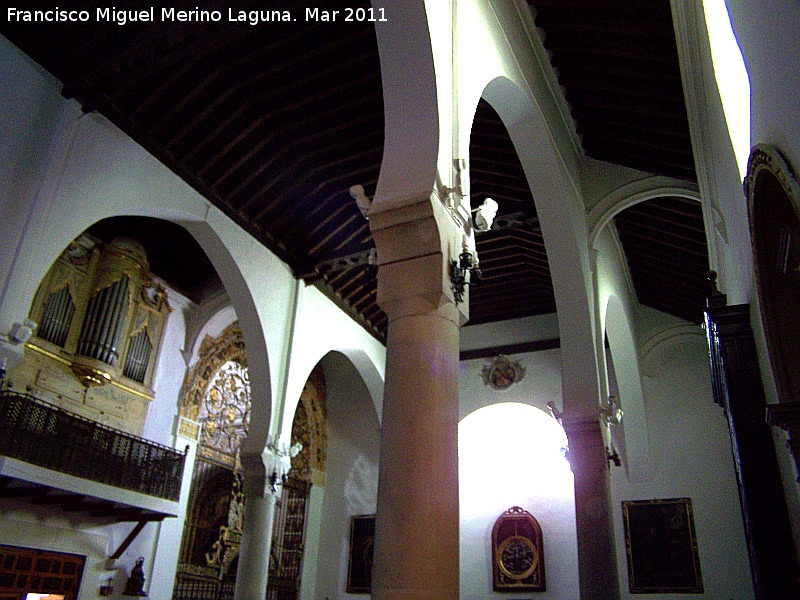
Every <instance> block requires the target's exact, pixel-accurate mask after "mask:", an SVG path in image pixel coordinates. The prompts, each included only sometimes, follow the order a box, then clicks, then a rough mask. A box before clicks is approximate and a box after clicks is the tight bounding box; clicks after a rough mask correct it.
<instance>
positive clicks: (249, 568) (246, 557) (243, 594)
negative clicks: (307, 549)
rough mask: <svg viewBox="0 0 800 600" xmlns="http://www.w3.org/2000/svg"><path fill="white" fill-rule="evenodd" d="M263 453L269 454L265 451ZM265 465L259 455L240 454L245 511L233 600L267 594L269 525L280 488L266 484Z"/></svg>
mask: <svg viewBox="0 0 800 600" xmlns="http://www.w3.org/2000/svg"><path fill="white" fill-rule="evenodd" d="M265 455H266V456H267V457H268V458H269V456H270V455H269V453H268V451H265ZM269 466H270V465H265V464H264V459H263V458H262V457H261V456H252V455H249V456H242V467H243V470H244V497H245V513H244V523H243V524H242V544H241V546H240V547H239V567H238V570H237V571H236V592H235V594H234V600H264V598H265V597H266V594H267V577H268V575H269V553H270V550H271V548H272V525H273V521H274V520H275V502H276V500H277V497H278V493H279V492H278V491H277V490H279V489H280V488H279V487H276V488H275V489H273V488H272V487H271V486H270V482H269V477H268V475H267V471H268V467H269ZM269 473H270V474H271V473H272V471H271V470H270V471H269Z"/></svg>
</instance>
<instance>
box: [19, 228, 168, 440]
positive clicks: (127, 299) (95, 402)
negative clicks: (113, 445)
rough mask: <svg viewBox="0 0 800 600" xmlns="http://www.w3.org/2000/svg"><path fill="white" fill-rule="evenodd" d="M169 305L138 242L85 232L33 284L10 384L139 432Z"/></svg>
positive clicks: (119, 427)
mask: <svg viewBox="0 0 800 600" xmlns="http://www.w3.org/2000/svg"><path fill="white" fill-rule="evenodd" d="M169 312H170V307H169V303H168V301H167V292H166V289H165V288H164V286H163V285H161V284H160V283H159V282H158V281H157V280H156V278H155V277H154V276H153V274H152V273H151V272H150V265H149V262H148V259H147V255H146V253H145V250H144V248H143V247H142V245H141V244H140V243H139V242H137V241H136V240H134V239H132V238H117V239H115V240H113V241H112V242H110V243H108V244H103V243H101V242H99V241H98V240H96V239H94V238H92V237H90V236H88V235H85V234H84V235H82V236H81V237H80V238H78V239H77V240H75V241H74V242H73V243H72V244H70V246H69V248H67V250H66V251H65V252H64V253H63V254H62V255H61V256H60V257H59V259H58V260H57V261H56V263H55V264H54V265H53V267H52V268H51V269H50V271H49V272H48V273H47V275H46V276H45V278H44V279H43V280H42V283H41V285H40V286H39V290H38V292H37V293H36V296H35V298H34V301H33V304H32V309H31V314H30V318H31V320H32V321H34V322H36V323H38V324H39V326H38V328H37V330H36V332H35V333H36V335H35V336H34V337H33V338H31V340H30V341H29V342H28V343H27V347H26V353H25V361H24V362H23V364H22V365H20V366H19V367H18V368H17V369H16V370H15V371H14V373H13V374H12V375H13V376H12V377H11V378H10V379H11V381H12V384H13V385H14V386H15V387H17V388H20V389H25V388H30V389H31V390H32V391H34V392H35V393H36V394H37V395H38V396H39V397H41V398H43V399H45V400H48V401H50V402H52V403H54V404H56V405H59V406H62V407H63V408H65V409H66V410H70V411H72V412H77V413H78V414H81V415H84V416H86V417H88V418H91V419H93V420H95V421H99V422H102V423H105V424H107V425H110V426H112V427H115V428H118V429H122V430H125V431H129V432H131V433H134V434H137V435H140V434H141V432H142V429H143V427H144V420H145V416H146V414H147V407H148V405H149V402H150V400H152V399H153V389H152V383H153V375H154V369H155V364H156V359H157V357H158V351H159V349H160V347H161V342H162V338H163V335H164V330H165V326H166V321H167V317H168V316H169Z"/></svg>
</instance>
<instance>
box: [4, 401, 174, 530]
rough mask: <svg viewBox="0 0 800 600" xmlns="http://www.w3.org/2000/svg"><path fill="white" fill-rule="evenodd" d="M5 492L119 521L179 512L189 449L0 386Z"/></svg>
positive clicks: (15, 497)
mask: <svg viewBox="0 0 800 600" xmlns="http://www.w3.org/2000/svg"><path fill="white" fill-rule="evenodd" d="M0 431H1V432H2V435H0V499H3V502H4V503H10V502H13V501H27V502H29V503H30V504H33V505H41V506H50V507H57V508H60V509H61V510H64V511H67V512H70V513H78V512H81V513H84V514H87V515H88V516H90V517H93V518H99V519H103V518H108V519H113V520H116V521H139V522H143V521H160V520H162V519H164V518H165V517H169V516H174V515H175V514H177V509H178V500H179V496H180V491H181V480H182V478H183V469H184V461H185V458H186V453H185V452H184V453H181V452H178V451H176V450H174V449H172V448H169V447H167V446H162V445H160V444H156V443H154V442H151V441H148V440H145V439H142V438H139V437H137V436H134V435H131V434H129V433H126V432H123V431H118V430H116V429H112V428H111V427H107V426H105V425H102V424H100V423H96V422H94V421H91V420H89V419H86V418H84V417H81V416H79V415H75V414H73V413H70V412H68V411H66V410H63V409H61V408H59V407H56V406H53V405H51V404H48V403H46V402H44V401H42V400H40V399H38V398H36V397H34V396H32V395H30V394H25V393H20V392H17V391H14V390H10V389H6V390H2V391H0Z"/></svg>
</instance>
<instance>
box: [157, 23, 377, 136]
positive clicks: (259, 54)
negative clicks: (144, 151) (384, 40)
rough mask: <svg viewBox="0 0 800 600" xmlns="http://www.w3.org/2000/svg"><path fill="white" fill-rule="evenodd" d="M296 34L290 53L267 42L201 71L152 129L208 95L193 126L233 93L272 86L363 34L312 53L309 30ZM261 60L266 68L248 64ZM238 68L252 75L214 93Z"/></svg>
mask: <svg viewBox="0 0 800 600" xmlns="http://www.w3.org/2000/svg"><path fill="white" fill-rule="evenodd" d="M312 28H313V25H312ZM299 33H300V35H297V36H296V38H295V39H296V41H297V42H299V43H298V44H297V45H291V46H290V47H291V48H293V51H291V52H288V51H287V48H286V46H285V44H286V42H283V41H281V42H280V43H279V44H277V45H276V46H271V45H270V43H269V42H267V44H265V45H264V47H256V48H255V49H254V50H252V51H250V52H240V53H238V54H235V55H234V57H232V58H233V59H232V60H225V61H223V62H221V64H220V66H219V67H218V68H216V69H214V70H211V71H203V76H202V81H200V82H195V83H194V85H193V86H192V89H191V91H190V92H189V93H188V94H186V95H185V97H183V98H182V99H181V100H180V101H179V102H177V103H176V104H175V105H174V106H172V107H170V109H169V110H168V111H165V112H164V114H163V115H161V116H160V117H159V118H158V119H157V120H156V121H155V122H154V127H155V128H162V127H164V125H165V123H167V122H170V121H173V120H176V119H177V117H178V115H180V114H182V113H183V111H184V109H185V108H186V107H188V106H189V105H190V104H191V103H192V102H198V101H199V102H201V104H203V105H205V104H206V103H204V102H202V99H203V98H207V97H208V96H209V95H210V96H212V97H213V98H214V100H213V101H212V102H211V103H210V104H209V105H208V106H206V107H205V108H204V109H203V110H202V111H200V113H198V114H197V115H196V116H195V118H194V119H192V120H190V122H189V125H190V126H191V125H192V124H193V123H196V122H198V121H200V120H203V119H205V117H206V116H207V115H208V114H209V113H210V112H211V111H212V110H214V109H215V108H216V106H218V105H219V104H221V103H223V102H225V101H227V100H229V99H230V98H231V97H232V96H233V95H234V94H236V93H239V92H241V91H243V90H244V89H245V88H250V87H254V88H255V89H259V88H261V87H263V86H262V85H259V82H262V83H263V84H264V85H269V84H270V83H272V84H273V85H274V81H273V80H274V79H275V77H276V75H277V74H278V73H281V72H286V71H287V70H290V69H296V68H297V67H298V64H299V63H300V62H302V61H312V60H314V59H316V58H318V57H320V56H325V55H328V54H330V53H331V52H332V51H333V50H335V49H336V48H337V47H340V46H342V47H346V46H348V45H351V44H352V42H353V41H355V39H356V38H359V37H363V36H364V31H361V30H355V31H354V32H353V33H351V35H350V36H348V37H349V39H348V37H344V38H338V39H336V38H335V39H334V40H333V41H331V42H330V43H329V44H326V45H323V46H322V47H321V48H316V49H314V50H312V49H310V48H307V47H304V46H306V45H307V44H308V41H309V39H313V38H309V37H308V36H309V34H310V33H311V31H305V32H302V31H301V32H299ZM322 39H324V38H322ZM290 44H291V42H290ZM276 49H279V50H281V52H282V53H285V56H284V58H283V60H278V61H276V60H275V56H274V53H275V50H276ZM301 49H302V50H301ZM298 50H301V51H298ZM262 60H264V61H266V62H267V63H268V64H270V67H268V68H260V69H258V70H253V68H252V65H254V64H255V63H257V62H259V61H262ZM242 68H244V69H245V70H246V71H248V72H250V73H253V75H252V76H251V77H249V78H238V79H236V82H235V84H234V85H232V86H225V87H226V89H225V91H224V92H223V93H222V94H219V93H218V92H216V91H214V86H220V84H219V82H220V81H221V80H223V78H224V76H226V75H228V74H230V73H233V72H235V71H236V70H237V69H242ZM310 72H312V73H313V72H314V71H313V70H310Z"/></svg>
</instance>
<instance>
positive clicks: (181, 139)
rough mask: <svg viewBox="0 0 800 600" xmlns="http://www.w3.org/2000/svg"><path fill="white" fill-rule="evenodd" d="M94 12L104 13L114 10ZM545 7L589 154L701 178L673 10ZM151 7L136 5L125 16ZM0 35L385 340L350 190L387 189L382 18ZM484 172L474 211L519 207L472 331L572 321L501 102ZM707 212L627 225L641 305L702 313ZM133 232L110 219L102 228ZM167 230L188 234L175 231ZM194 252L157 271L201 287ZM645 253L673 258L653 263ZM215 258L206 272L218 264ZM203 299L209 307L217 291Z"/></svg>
mask: <svg viewBox="0 0 800 600" xmlns="http://www.w3.org/2000/svg"><path fill="white" fill-rule="evenodd" d="M80 4H81V6H83V7H86V8H87V9H89V10H94V8H95V7H96V6H98V5H99V4H98V3H96V2H82V3H80ZM235 4H236V7H235V8H237V9H239V8H241V9H242V10H249V9H259V8H263V6H260V5H259V3H256V2H238V3H235ZM274 4H275V6H274V7H273V6H272V5H270V8H280V9H286V8H290V9H293V10H295V11H297V12H301V11H302V10H304V8H305V7H307V6H318V7H320V8H341V7H342V6H343V3H342V2H336V1H327V2H326V1H317V2H314V1H312V0H304V1H303V2H300V1H299V0H293V1H281V2H276V3H274ZM528 4H530V5H531V7H532V10H533V12H534V15H535V16H534V18H535V23H536V26H537V27H539V28H540V29H541V30H542V31H543V33H544V44H545V47H546V48H547V50H548V51H549V52H550V53H551V56H552V64H553V67H554V68H555V70H556V73H557V75H558V78H559V81H560V83H561V84H562V86H563V88H564V89H565V96H566V100H567V102H568V103H569V105H570V106H571V110H572V115H573V117H574V119H575V123H576V128H577V131H578V134H579V136H580V138H581V140H582V143H583V147H584V150H585V152H586V154H587V155H588V156H590V157H592V158H595V159H597V160H601V161H607V162H611V163H614V164H619V165H623V166H627V167H633V168H636V169H640V170H644V171H647V172H650V173H654V174H661V175H670V176H673V177H679V178H681V179H688V180H692V179H694V177H695V175H694V163H693V157H692V150H691V145H690V142H689V133H688V124H687V118H686V109H685V106H684V104H683V91H682V88H681V79H680V73H679V65H678V58H677V51H676V46H675V38H674V33H673V29H672V21H671V15H670V8H669V0H528ZM173 5H174V6H175V8H176V9H184V10H192V9H195V8H199V9H212V8H218V9H221V10H224V11H227V5H225V6H224V7H222V5H221V4H219V3H217V2H212V1H207V2H199V3H198V2H192V3H189V2H188V1H186V0H179V1H177V2H174V3H173ZM347 5H348V6H352V7H358V6H361V7H364V8H368V7H369V6H370V3H369V2H367V1H364V0H358V1H355V2H348V3H347ZM149 6H150V5H149V4H147V3H145V2H144V1H142V0H134V1H131V2H127V3H126V6H125V9H127V10H135V9H145V8H149ZM220 7H222V8H220ZM44 8H52V7H51V6H50V3H48V2H44V1H41V0H34V1H32V2H29V3H28V5H26V9H29V10H36V9H44ZM0 33H2V34H3V35H5V36H6V37H8V38H9V39H10V40H11V41H12V42H13V43H15V44H16V45H17V46H19V47H20V48H21V49H22V50H23V51H24V52H26V53H27V54H28V55H30V56H31V58H32V59H33V60H35V61H37V62H38V63H39V64H41V65H42V66H43V67H44V68H45V69H46V70H48V71H50V72H51V73H52V74H53V75H54V76H55V77H56V78H58V79H59V80H60V81H61V82H62V83H63V86H64V87H63V94H64V95H65V96H67V97H74V98H75V99H77V100H78V101H79V102H80V103H81V104H82V106H83V108H84V110H87V111H89V110H96V111H99V112H100V113H102V114H103V115H104V116H105V117H106V118H108V119H109V120H110V121H112V122H113V123H115V124H116V125H117V126H119V127H120V128H121V129H122V130H123V131H125V132H126V133H127V134H128V135H130V136H131V137H132V138H133V139H134V140H136V141H137V142H138V143H140V144H141V145H142V146H143V147H145V148H146V149H147V150H148V151H150V152H151V153H152V154H153V155H154V156H156V157H157V158H158V159H160V160H161V161H162V162H164V164H166V165H167V166H168V167H169V168H171V169H172V170H173V171H174V172H175V173H177V174H178V175H179V176H181V177H182V178H183V179H184V180H186V181H187V182H188V183H189V184H190V185H192V186H193V187H194V188H195V189H197V190H198V191H199V192H200V193H202V194H203V195H204V196H205V197H207V198H208V199H209V200H210V201H211V202H213V203H214V204H215V205H216V206H218V207H219V208H220V209H221V210H223V211H224V212H225V213H226V214H228V215H229V216H230V217H231V218H232V219H233V220H234V221H236V222H237V223H239V224H240V225H241V226H242V227H243V228H244V229H246V230H247V231H248V232H249V233H250V234H252V235H253V236H254V237H255V238H256V239H257V240H258V241H260V242H261V243H262V244H264V245H265V246H267V247H268V248H269V249H270V250H272V251H273V252H274V253H275V254H277V255H278V256H279V257H280V258H281V259H282V260H284V261H285V262H286V263H287V264H288V265H289V266H290V267H291V268H292V269H293V271H294V273H295V275H296V276H297V277H299V278H302V279H304V280H305V281H306V282H308V283H311V284H314V285H317V286H319V287H320V289H322V290H323V291H325V292H326V293H327V294H328V295H329V296H330V297H331V298H333V299H334V300H335V301H337V302H338V303H339V304H340V305H341V306H343V307H344V308H345V309H346V310H348V311H349V312H350V314H352V315H353V316H354V317H355V318H356V319H357V320H358V321H359V322H360V323H361V324H362V325H363V326H364V327H365V328H367V329H368V330H369V331H370V332H372V333H373V334H374V335H375V336H377V337H378V338H379V339H383V338H384V337H385V331H386V326H387V318H386V315H385V314H384V313H383V311H382V310H381V309H380V308H379V307H378V306H377V304H376V303H375V279H374V277H373V276H372V274H371V272H370V270H369V268H368V265H367V256H368V254H369V251H370V249H371V248H373V247H374V242H373V240H372V236H371V234H370V231H369V226H368V222H367V221H366V220H365V219H364V218H363V217H362V216H361V214H360V212H359V210H358V208H357V207H356V204H355V202H354V201H353V199H352V198H351V197H350V195H349V193H348V190H349V188H350V186H352V185H354V184H361V185H363V186H364V187H365V189H366V193H367V195H372V194H374V191H375V186H376V184H377V179H378V174H379V171H380V165H381V160H382V156H383V138H384V131H383V126H384V115H383V97H382V85H381V69H380V63H379V57H378V50H377V43H376V37H375V30H374V27H373V24H371V23H368V22H364V23H317V24H315V23H306V22H302V20H298V22H297V23H280V24H272V25H270V24H262V25H261V26H246V25H242V24H229V23H224V22H221V23H203V24H198V23H191V24H169V23H158V22H156V23H152V24H136V25H128V26H125V27H120V26H118V25H114V24H108V25H101V24H98V23H90V24H71V23H58V24H52V25H48V24H43V23H36V24H27V25H26V24H22V23H19V24H14V23H7V22H6V23H3V24H2V25H0ZM470 165H471V170H470V177H471V183H472V194H473V206H477V205H478V204H479V203H480V202H482V201H483V198H485V197H486V196H491V197H492V198H494V199H496V200H497V201H498V202H499V204H500V212H499V213H498V218H497V225H496V227H495V228H493V230H492V231H489V232H487V233H485V234H481V235H480V236H479V237H478V240H477V244H478V253H479V257H480V260H481V268H482V270H483V273H484V277H483V280H482V281H481V282H480V284H478V285H475V286H473V288H472V289H471V291H470V294H471V307H470V310H471V322H472V323H485V322H491V321H497V320H502V319H508V318H515V317H523V316H530V315H536V314H543V313H549V312H554V311H555V300H554V297H553V290H552V284H551V282H550V272H549V266H548V261H547V254H546V252H545V248H544V243H543V240H542V235H541V230H540V228H539V225H538V219H537V216H536V209H535V204H534V199H533V198H532V197H531V193H530V190H529V188H528V186H527V183H526V180H525V177H524V174H523V173H522V168H521V166H520V163H519V160H518V158H517V155H516V152H515V150H514V148H513V145H512V144H511V141H510V139H509V136H508V134H507V132H506V130H505V127H504V126H503V124H502V122H501V121H500V119H499V117H498V116H497V114H496V113H495V111H494V110H493V109H492V108H491V107H490V106H489V105H488V104H486V103H485V102H481V104H480V105H479V107H478V110H477V114H476V118H475V122H474V124H473V128H472V135H471V139H470ZM676 207H677V208H676ZM695 208H696V207H694V206H691V203H688V204H687V203H686V202H685V201H681V200H679V199H663V200H660V201H653V202H652V206H651V203H647V204H646V205H642V206H641V207H634V208H632V209H628V210H627V211H625V212H624V213H623V214H622V215H620V216H619V217H617V219H616V224H617V227H618V229H619V231H620V237H621V240H622V243H623V245H624V249H625V253H626V254H627V255H628V259H629V262H630V265H631V274H632V277H633V281H634V286H635V288H636V291H637V294H638V295H639V299H640V301H641V302H642V303H644V304H648V305H650V306H653V307H654V308H658V309H659V310H664V311H666V312H669V313H672V314H675V315H676V316H680V317H682V318H686V319H689V320H691V321H695V322H699V321H700V318H701V314H702V313H701V310H700V309H698V307H700V306H701V305H702V298H703V296H704V295H705V286H704V285H702V286H701V285H700V284H699V283H698V274H699V273H701V272H702V273H705V270H706V269H707V263H708V260H707V256H705V255H704V254H703V252H704V251H705V237H704V234H703V222H702V216H701V215H700V213H699V209H698V210H695ZM654 223H658V225H657V226H654V225H653V224H654ZM141 226H142V224H141V223H140V224H139V227H140V230H141V228H142V227H141ZM148 227H150V228H152V227H153V224H152V223H149V224H147V225H146V227H145V229H147V228H148ZM123 229H124V227H123ZM100 230H102V227H100V228H99V229H98V231H100ZM100 233H103V232H102V231H100ZM116 233H119V231H118V230H117V229H114V227H109V228H108V231H105V233H103V235H106V236H110V235H112V234H116ZM153 237H154V238H156V239H158V238H159V237H160V238H162V239H163V238H165V237H166V238H169V239H170V240H173V241H174V240H175V239H176V238H175V234H174V233H171V234H169V235H166V236H165V235H161V236H159V235H158V234H154V236H153ZM687 239H688V240H689V242H687ZM689 245H691V247H692V248H695V247H696V248H697V256H695V257H694V258H695V259H696V260H693V261H685V260H682V256H683V255H682V254H680V253H679V250H680V251H683V250H684V249H685V248H686V247H687V246H689ZM154 251H156V252H159V250H157V249H156V250H154ZM175 254H176V259H175V260H174V261H172V262H171V261H170V260H169V258H167V259H164V260H161V261H160V262H159V261H156V262H157V263H158V264H159V267H158V268H159V269H161V271H162V272H160V273H159V272H158V269H156V268H155V265H154V271H156V272H157V274H159V275H161V276H162V277H164V278H165V279H167V280H170V279H171V278H176V277H177V278H180V277H181V276H182V275H184V276H183V278H182V279H181V281H183V282H184V283H183V284H181V285H183V286H184V287H187V286H190V285H191V284H190V282H189V281H188V280H187V278H186V277H185V273H184V272H185V271H186V265H187V258H186V257H185V256H182V257H181V259H180V260H178V258H177V254H178V253H175ZM640 256H645V257H658V260H651V261H649V262H645V261H641V262H636V261H637V260H638V259H636V258H634V257H640ZM152 260H153V259H152V258H151V261H152ZM204 260H205V259H204V258H202V257H201V258H197V259H195V263H196V264H197V265H201V264H206V265H207V264H208V263H207V262H205V263H203V261H204ZM193 268H194V267H193ZM197 268H198V269H200V268H201V267H200V266H198V267H197ZM690 271H691V272H690ZM648 278H649V279H648ZM211 279H213V277H211ZM651 280H652V281H651ZM653 281H655V282H656V283H653ZM659 281H660V282H664V284H663V285H659V284H658V283H657V282H659ZM668 283H669V284H668ZM208 286H209V287H213V284H212V283H208ZM191 292H192V294H194V296H193V297H195V299H197V298H201V297H202V289H196V290H192V291H191ZM190 295H191V294H190ZM699 310H700V311H699ZM698 311H699V312H698Z"/></svg>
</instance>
